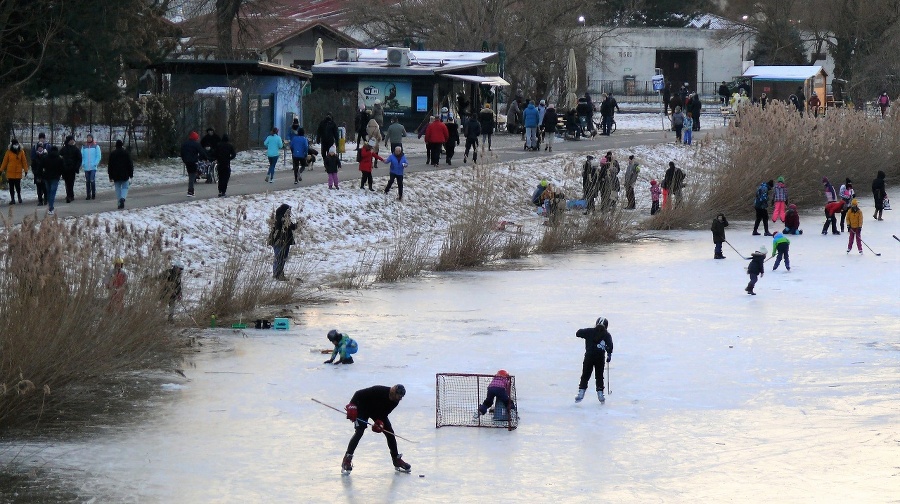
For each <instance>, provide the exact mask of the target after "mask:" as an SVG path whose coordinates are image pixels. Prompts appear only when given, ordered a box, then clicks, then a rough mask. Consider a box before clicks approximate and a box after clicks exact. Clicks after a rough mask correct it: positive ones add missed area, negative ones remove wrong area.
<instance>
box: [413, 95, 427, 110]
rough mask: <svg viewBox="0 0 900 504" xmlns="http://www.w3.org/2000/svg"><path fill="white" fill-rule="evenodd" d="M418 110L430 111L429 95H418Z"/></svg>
mask: <svg viewBox="0 0 900 504" xmlns="http://www.w3.org/2000/svg"><path fill="white" fill-rule="evenodd" d="M416 112H428V97H427V96H417V97H416Z"/></svg>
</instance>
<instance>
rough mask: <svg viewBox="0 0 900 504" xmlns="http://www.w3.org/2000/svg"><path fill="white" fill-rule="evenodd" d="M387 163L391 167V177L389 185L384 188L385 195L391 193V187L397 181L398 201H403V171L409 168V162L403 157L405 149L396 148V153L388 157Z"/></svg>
mask: <svg viewBox="0 0 900 504" xmlns="http://www.w3.org/2000/svg"><path fill="white" fill-rule="evenodd" d="M387 163H388V165H389V166H390V167H391V176H390V178H389V179H388V183H387V185H386V186H385V187H384V194H387V193H388V192H390V190H391V187H392V186H393V185H394V181H395V180H396V181H397V191H398V195H397V199H398V200H399V201H403V170H405V169H406V167H407V166H409V162H407V161H406V156H405V155H403V147H401V146H399V145H398V146H396V147H394V152H393V153H392V154H391V155H390V156H388V158H387Z"/></svg>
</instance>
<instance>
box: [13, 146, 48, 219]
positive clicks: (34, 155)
mask: <svg viewBox="0 0 900 504" xmlns="http://www.w3.org/2000/svg"><path fill="white" fill-rule="evenodd" d="M42 134H43V133H42ZM49 154H50V153H49V152H48V151H47V144H45V143H44V142H41V141H40V140H38V143H36V144H35V145H34V147H32V148H31V173H32V176H33V177H34V189H35V191H37V199H38V206H43V205H44V204H46V202H45V200H46V199H47V184H45V183H44V163H45V162H46V161H47V156H48V155H49ZM10 201H12V200H10Z"/></svg>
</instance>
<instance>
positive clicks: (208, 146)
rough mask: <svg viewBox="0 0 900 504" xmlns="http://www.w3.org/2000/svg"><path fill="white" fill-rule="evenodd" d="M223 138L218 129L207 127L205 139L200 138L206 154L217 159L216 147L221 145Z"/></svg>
mask: <svg viewBox="0 0 900 504" xmlns="http://www.w3.org/2000/svg"><path fill="white" fill-rule="evenodd" d="M221 141H222V139H221V138H220V137H219V135H217V134H216V130H214V129H213V128H207V129H206V135H204V136H203V139H202V140H200V146H201V147H203V150H205V151H206V155H207V156H208V157H209V158H210V159H215V157H216V148H217V147H218V146H219V142H221Z"/></svg>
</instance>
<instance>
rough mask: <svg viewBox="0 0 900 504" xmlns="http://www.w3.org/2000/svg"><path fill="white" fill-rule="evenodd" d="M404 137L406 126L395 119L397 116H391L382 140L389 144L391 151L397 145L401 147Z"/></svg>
mask: <svg viewBox="0 0 900 504" xmlns="http://www.w3.org/2000/svg"><path fill="white" fill-rule="evenodd" d="M405 137H406V128H404V127H403V125H402V124H400V123H399V122H398V121H397V116H393V117H391V125H390V126H388V129H387V134H386V135H385V136H384V142H385V143H386V144H387V143H389V144H390V147H391V152H394V149H396V148H397V147H403V139H404V138H405Z"/></svg>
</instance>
